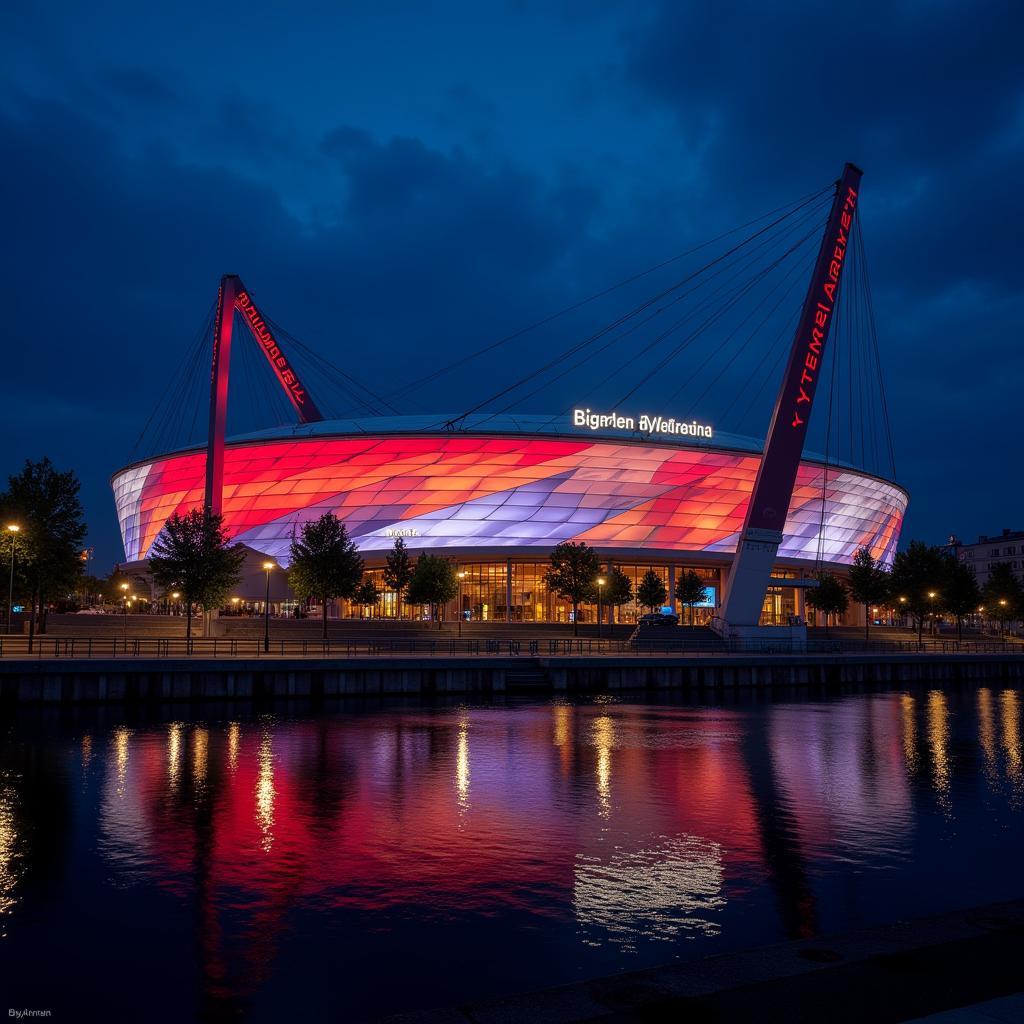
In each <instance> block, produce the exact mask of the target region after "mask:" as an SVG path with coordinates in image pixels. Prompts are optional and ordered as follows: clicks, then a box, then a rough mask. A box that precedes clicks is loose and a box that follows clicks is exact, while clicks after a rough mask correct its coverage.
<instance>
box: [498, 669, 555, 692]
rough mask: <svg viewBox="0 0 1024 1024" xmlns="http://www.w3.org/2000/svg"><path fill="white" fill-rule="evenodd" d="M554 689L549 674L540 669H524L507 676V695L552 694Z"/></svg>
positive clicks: (509, 673) (508, 673)
mask: <svg viewBox="0 0 1024 1024" xmlns="http://www.w3.org/2000/svg"><path fill="white" fill-rule="evenodd" d="M553 688H554V687H553V686H552V683H551V680H550V679H549V678H548V674H547V672H545V671H544V670H543V669H539V668H523V669H517V670H515V671H511V672H507V673H506V674H505V692H506V693H536V694H541V693H550V692H551V690H552V689H553Z"/></svg>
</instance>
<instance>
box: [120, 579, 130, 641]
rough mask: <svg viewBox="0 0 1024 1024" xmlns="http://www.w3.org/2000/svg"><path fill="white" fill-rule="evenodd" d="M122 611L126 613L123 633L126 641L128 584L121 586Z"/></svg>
mask: <svg viewBox="0 0 1024 1024" xmlns="http://www.w3.org/2000/svg"><path fill="white" fill-rule="evenodd" d="M121 611H122V612H123V613H124V618H123V626H122V632H123V633H124V638H125V640H127V639H128V584H127V583H122V584H121Z"/></svg>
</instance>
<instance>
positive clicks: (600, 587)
mask: <svg viewBox="0 0 1024 1024" xmlns="http://www.w3.org/2000/svg"><path fill="white" fill-rule="evenodd" d="M603 593H604V577H603V576H598V577H597V638H598V640H600V639H601V595H602V594H603Z"/></svg>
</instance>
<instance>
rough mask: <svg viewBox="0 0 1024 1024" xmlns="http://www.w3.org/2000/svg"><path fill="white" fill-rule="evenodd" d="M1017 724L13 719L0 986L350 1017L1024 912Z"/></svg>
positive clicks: (729, 717) (212, 1013) (32, 1000)
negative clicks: (984, 909) (900, 921)
mask: <svg viewBox="0 0 1024 1024" xmlns="http://www.w3.org/2000/svg"><path fill="white" fill-rule="evenodd" d="M1022 700H1024V697H1022V693H1021V691H1020V690H1019V689H1013V688H1004V687H1002V686H988V687H983V688H981V689H978V688H973V687H971V688H968V687H963V688H948V689H931V690H926V689H921V690H911V691H906V692H880V693H857V694H849V695H845V696H838V697H835V698H833V699H831V700H829V701H827V702H819V701H813V700H810V699H803V698H801V697H800V696H799V695H797V696H796V697H787V698H786V699H780V698H778V697H774V698H770V697H765V696H757V695H753V694H751V695H747V696H743V697H734V698H725V699H724V700H723V702H722V703H718V704H707V703H704V704H696V703H686V702H684V701H682V700H677V701H672V702H654V701H643V700H639V701H638V700H624V701H617V700H603V699H599V700H593V701H583V702H578V703H567V702H560V701H555V702H550V703H519V704H517V703H513V702H509V703H502V704H489V705H483V706H474V705H464V704H460V705H456V704H452V705H432V706H427V705H418V704H416V705H409V704H405V705H401V704H393V705H377V706H369V705H366V704H352V705H344V706H341V705H339V706H337V707H331V708H328V709H325V710H322V711H317V712H312V711H309V710H308V709H306V710H302V711H295V710H292V711H291V713H284V712H281V713H274V714H266V715H258V714H254V713H251V712H249V711H248V710H245V709H227V708H225V707H223V706H209V707H206V708H203V709H200V710H198V711H197V710H195V709H189V710H183V709H168V710H167V712H166V713H165V714H163V715H156V714H149V715H148V717H141V718H140V717H134V718H133V717H132V715H131V712H127V711H124V710H122V709H115V708H96V709H88V708H86V709H75V710H68V709H63V710H60V711H49V710H48V711H41V710H35V711H34V710H31V709H25V710H22V711H20V712H18V713H17V714H16V715H15V716H14V717H8V718H7V719H5V721H4V723H3V743H2V747H0V992H2V994H3V996H4V1001H6V1004H7V1005H8V1006H12V1007H13V1006H16V1007H30V1008H50V1009H52V1010H53V1011H54V1017H55V1018H59V1017H63V1019H69V1020H70V1019H73V1020H83V1019H93V1018H98V1017H101V1016H102V1018H103V1019H105V1020H133V1021H135V1020H147V1021H165V1020H166V1021H184V1020H190V1019H193V1018H195V1017H202V1018H203V1019H207V1020H237V1019H246V1020H253V1021H270V1020H278V1019H280V1018H281V1017H282V1015H285V1014H288V1015H292V1014H295V1013H299V1014H301V1016H302V1017H303V1019H305V1020H309V1021H318V1020H345V1021H349V1020H359V1019H363V1018H368V1017H371V1018H372V1017H375V1016H378V1015H382V1014H385V1013H391V1012H398V1011H401V1010H405V1009H415V1008H421V1007H427V1006H432V1005H439V1004H447V1003H451V1002H455V1001H459V1000H464V999H469V998H476V997H485V996H491V995H498V994H502V993H506V992H513V991H517V990H521V989H524V988H534V987H538V986H542V985H549V984H555V983H560V982H567V981H572V980H576V979H581V978H585V977H592V976H597V975H601V974H606V973H609V972H612V971H619V970H628V969H636V968H641V967H645V966H650V965H654V964H658V963H664V962H667V961H669V960H672V959H675V958H689V957H695V956H701V955H705V954H709V953H715V952H722V951H724V950H727V949H736V948H741V947H746V946H752V945H758V944H762V943H766V942H772V941H778V940H781V939H785V938H787V937H798V936H812V935H815V934H818V933H821V932H829V931H835V930H846V929H851V928H858V927H861V926H865V925H870V924H874V923H880V922H884V921H889V920H893V919H896V918H899V917H905V916H914V915H921V914H925V913H929V912H934V911H939V910H945V909H952V908H955V907H961V906H969V905H973V904H977V903H981V902H987V901H991V900H997V899H1008V898H1016V897H1020V896H1021V895H1022V892H1024V883H1022V881H1021V880H1020V854H1021V850H1022V843H1021V840H1022V838H1024V768H1022V762H1021V759H1022V753H1024V752H1022V744H1021V708H1022ZM141 714H143V715H144V716H145V714H146V713H141Z"/></svg>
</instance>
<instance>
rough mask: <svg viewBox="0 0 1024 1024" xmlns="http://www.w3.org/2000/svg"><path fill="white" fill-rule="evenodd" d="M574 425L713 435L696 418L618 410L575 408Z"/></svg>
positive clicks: (595, 428)
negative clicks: (634, 413) (683, 418)
mask: <svg viewBox="0 0 1024 1024" xmlns="http://www.w3.org/2000/svg"><path fill="white" fill-rule="evenodd" d="M572 425H573V426H574V427H587V428H588V429H589V430H625V431H631V432H634V433H641V434H668V435H670V436H673V437H706V438H708V440H710V439H711V437H712V430H711V427H710V426H709V425H708V424H706V423H698V422H697V421H696V420H677V419H676V418H675V417H674V416H672V417H668V418H666V417H665V416H648V415H647V414H646V413H644V414H643V415H642V416H639V417H635V416H620V415H619V414H618V413H617V412H610V413H603V412H591V410H590V409H573V411H572Z"/></svg>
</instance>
